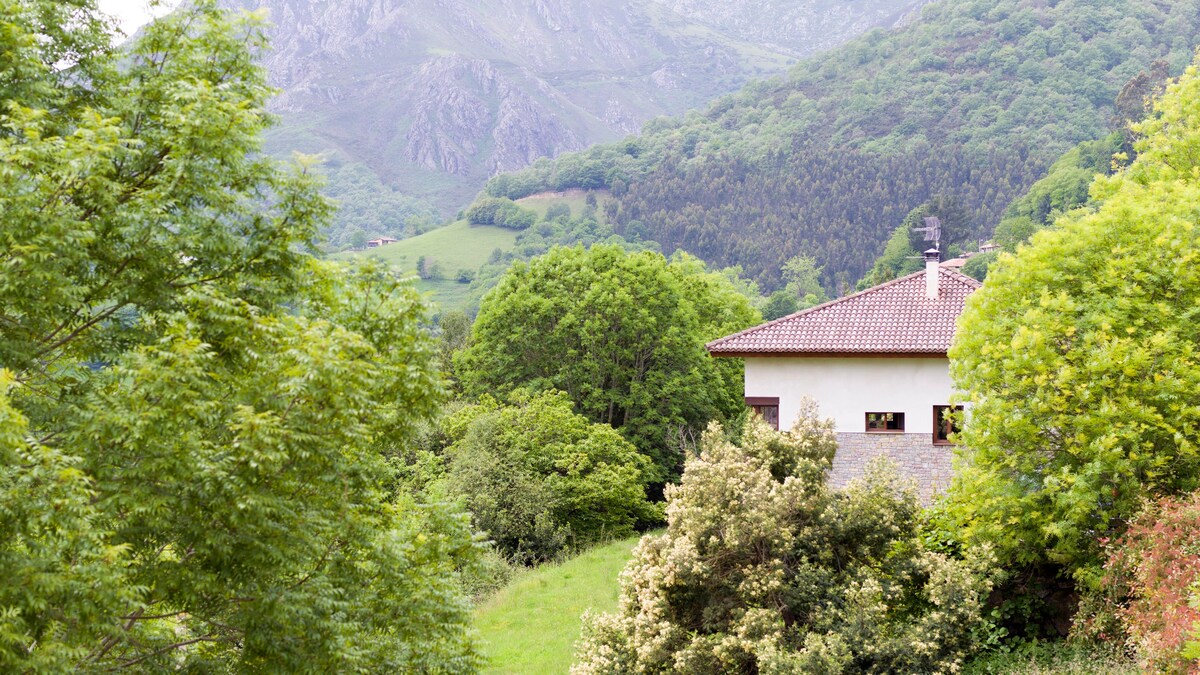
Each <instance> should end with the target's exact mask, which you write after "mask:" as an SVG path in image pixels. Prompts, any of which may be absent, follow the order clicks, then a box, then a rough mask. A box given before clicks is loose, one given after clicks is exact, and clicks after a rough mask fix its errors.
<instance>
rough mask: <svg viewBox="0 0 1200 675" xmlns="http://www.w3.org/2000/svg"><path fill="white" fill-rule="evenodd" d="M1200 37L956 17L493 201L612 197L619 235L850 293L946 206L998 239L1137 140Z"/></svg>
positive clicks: (1132, 14)
mask: <svg viewBox="0 0 1200 675" xmlns="http://www.w3.org/2000/svg"><path fill="white" fill-rule="evenodd" d="M1198 28H1200V2H1197V0H1182V1H1180V2H1170V3H1168V2H1158V1H1153V0H1064V1H1062V2H1058V3H1045V2H1038V1H1031V0H998V1H997V0H969V1H966V2H948V1H943V2H938V3H935V4H931V5H928V6H926V7H925V8H924V9H923V10H922V12H921V16H920V19H919V20H917V21H914V22H913V23H911V24H909V25H907V26H906V27H904V28H902V29H899V30H896V31H892V32H884V31H875V32H872V33H869V34H867V35H865V36H863V37H860V38H858V39H856V40H854V41H852V42H850V43H848V44H846V45H843V46H842V47H840V48H838V49H836V50H834V51H832V52H829V53H827V54H824V55H822V56H818V57H815V58H812V59H809V60H807V61H805V62H803V63H801V64H799V65H797V66H796V67H795V68H794V69H793V70H792V71H791V72H790V73H788V75H787V76H786V77H782V78H776V79H772V80H766V81H758V82H754V83H751V84H749V85H747V86H745V87H744V88H743V89H742V90H741V91H739V92H738V93H736V94H732V95H729V96H726V97H724V98H722V99H720V100H718V101H717V102H716V103H714V104H713V105H711V106H710V107H709V108H708V109H707V110H705V111H703V112H699V113H690V114H688V115H687V116H686V117H684V118H682V119H659V120H655V121H653V122H651V123H649V124H648V125H647V126H646V128H645V131H644V132H643V133H642V135H641V136H638V137H632V138H629V139H626V140H625V141H622V142H620V143H616V144H609V145H603V146H597V147H594V148H591V149H589V150H587V151H585V152H582V153H575V154H569V155H564V156H562V157H560V158H558V159H556V160H554V161H550V160H541V161H539V162H536V163H534V165H532V166H531V167H530V168H529V169H526V170H524V171H521V172H517V173H512V174H504V175H500V176H497V177H495V178H493V179H492V180H491V181H489V184H488V187H487V191H488V192H489V193H490V194H492V195H505V196H509V197H513V198H515V197H520V196H523V195H525V194H530V193H533V192H537V191H540V190H544V189H564V188H569V187H589V188H596V187H605V186H607V187H610V188H611V189H612V190H613V194H614V195H617V196H618V197H619V198H620V200H621V210H620V213H619V214H618V217H617V223H618V228H617V230H618V232H621V231H626V230H628V231H633V232H635V233H637V234H638V235H639V236H643V237H647V238H651V239H655V240H657V241H660V242H661V243H662V244H663V245H664V250H667V251H670V250H672V249H674V248H676V247H678V248H683V249H686V250H688V251H690V252H692V253H695V254H697V255H699V256H701V257H703V258H706V259H708V260H710V261H714V262H716V263H718V264H720V265H735V264H736V265H741V266H743V267H744V268H745V270H746V271H747V273H749V274H750V275H751V276H754V277H756V278H757V279H758V280H759V281H760V282H762V283H764V285H766V286H767V287H768V288H770V287H772V286H774V285H776V284H778V282H779V279H780V276H779V269H780V265H781V263H782V262H783V261H785V260H787V259H789V258H791V257H793V256H795V255H797V254H798V253H804V254H808V255H812V256H814V257H815V258H816V259H817V261H818V262H819V263H820V264H822V265H823V266H824V270H825V277H824V282H825V284H826V285H827V286H828V287H830V288H831V289H841V288H843V287H847V286H850V285H851V284H852V283H853V281H854V280H856V279H858V278H860V277H861V276H862V275H863V273H864V272H865V271H866V270H867V269H868V268H869V267H870V265H871V262H872V261H873V260H874V259H875V258H876V256H878V255H879V254H880V252H882V250H883V248H884V244H885V242H886V240H887V236H888V233H889V232H890V231H891V230H892V229H894V228H895V227H896V226H897V225H899V224H900V222H901V221H902V220H903V219H904V217H905V215H906V214H908V213H909V212H910V211H911V210H912V209H914V208H916V207H919V206H921V205H922V204H923V203H926V202H928V201H930V200H933V199H939V198H940V199H942V200H952V201H954V202H956V203H957V204H958V205H959V207H960V208H961V209H962V210H963V211H964V212H965V213H966V214H968V217H967V221H968V222H967V229H968V231H969V233H970V234H971V236H973V237H975V238H984V237H986V236H987V235H988V234H990V232H991V231H992V229H993V228H994V226H995V225H996V223H997V222H998V221H999V220H1000V218H1001V216H1002V214H1003V213H1004V210H1005V207H1006V206H1007V205H1008V204H1009V202H1010V201H1012V199H1013V198H1014V197H1016V196H1018V195H1020V194H1023V193H1024V192H1025V190H1026V189H1027V188H1028V187H1029V186H1030V185H1031V184H1032V183H1033V182H1034V181H1035V180H1037V179H1038V178H1040V177H1041V176H1042V175H1043V174H1044V172H1045V171H1046V169H1047V168H1048V167H1049V166H1050V164H1051V163H1052V162H1053V161H1054V160H1055V159H1057V158H1058V157H1059V156H1061V155H1062V154H1063V153H1064V152H1065V151H1066V150H1068V149H1069V148H1071V147H1072V146H1074V145H1075V144H1077V143H1079V142H1081V141H1084V140H1089V139H1096V138H1102V137H1104V136H1105V135H1106V134H1107V133H1109V132H1110V131H1111V130H1113V129H1116V128H1118V127H1120V126H1122V125H1123V120H1124V117H1125V115H1124V111H1123V109H1124V108H1125V107H1129V103H1130V101H1131V100H1132V99H1133V98H1136V96H1134V95H1133V92H1135V91H1136V90H1137V89H1138V86H1139V82H1141V83H1144V82H1146V81H1147V80H1153V79H1154V78H1155V73H1156V72H1160V71H1161V70H1162V64H1158V63H1157V62H1158V61H1159V60H1162V61H1165V65H1166V70H1167V71H1169V72H1171V73H1175V74H1177V73H1178V72H1180V71H1181V70H1182V68H1183V66H1184V64H1185V63H1187V62H1188V60H1189V59H1190V57H1191V53H1192V49H1193V48H1194V46H1195V44H1196V42H1197V40H1196V35H1197V33H1198ZM1139 75H1140V77H1139ZM1126 85H1132V86H1128V87H1127V86H1126ZM1123 92H1124V93H1123ZM1118 99H1122V103H1123V104H1124V105H1121V106H1119V105H1117V104H1118ZM1135 103H1136V102H1135ZM1134 107H1136V106H1134Z"/></svg>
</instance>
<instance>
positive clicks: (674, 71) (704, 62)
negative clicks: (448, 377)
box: [227, 0, 924, 209]
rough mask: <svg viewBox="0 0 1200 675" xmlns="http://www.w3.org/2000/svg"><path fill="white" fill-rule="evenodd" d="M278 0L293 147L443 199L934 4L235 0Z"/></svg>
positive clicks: (281, 107) (913, 0)
mask: <svg viewBox="0 0 1200 675" xmlns="http://www.w3.org/2000/svg"><path fill="white" fill-rule="evenodd" d="M227 2H228V3H229V4H230V5H231V6H236V7H241V8H247V9H254V8H257V7H259V6H265V7H266V8H267V10H268V11H269V13H270V17H271V21H272V23H273V24H274V28H273V30H272V51H271V52H270V53H269V54H268V55H266V59H265V61H266V64H267V67H268V69H269V71H270V74H271V78H272V81H273V82H274V83H275V84H276V86H278V87H279V88H280V89H281V90H282V94H281V95H280V96H279V97H278V99H276V101H275V103H274V106H275V108H276V111H277V112H278V113H280V115H281V118H282V121H283V123H282V125H281V128H280V129H279V130H277V131H276V132H275V133H274V135H273V137H272V147H274V148H276V149H278V150H280V151H289V150H291V149H300V150H303V151H306V152H317V151H326V150H332V151H334V152H335V153H337V155H338V156H339V160H340V161H343V162H350V163H362V164H366V165H367V166H368V167H370V168H371V170H373V171H374V172H375V173H377V174H378V175H379V176H380V177H381V178H382V179H383V180H384V181H385V182H386V183H391V184H393V185H395V186H396V187H397V188H399V189H400V190H403V191H406V192H409V193H411V194H414V195H418V196H422V197H425V198H428V199H431V200H433V201H434V202H435V203H436V204H438V205H439V206H441V207H442V208H443V209H447V208H453V207H455V206H459V205H461V204H462V203H463V202H465V201H467V200H468V199H469V198H470V196H471V195H472V194H473V193H474V192H475V191H476V190H478V189H479V187H480V186H481V185H482V183H483V181H484V180H485V179H486V178H487V177H488V176H490V175H492V174H494V173H496V172H498V171H503V170H510V169H516V168H520V167H522V166H525V165H527V164H528V163H530V162H532V161H533V160H534V159H536V158H538V157H541V156H554V155H556V154H558V153H561V152H563V151H567V150H574V149H579V148H582V147H585V146H587V145H590V144H592V143H596V142H600V141H606V140H612V139H615V138H619V137H621V136H623V135H625V134H628V133H631V132H633V131H636V130H637V129H638V128H639V127H640V125H641V124H642V122H644V121H645V120H647V119H649V118H650V117H653V116H656V115H663V114H679V113H682V112H683V111H685V110H687V109H689V108H693V107H698V106H700V105H702V104H704V103H706V102H707V101H709V100H711V99H712V98H715V97H716V96H718V95H720V94H722V93H725V92H728V91H732V90H733V89H734V88H736V87H737V86H738V85H740V84H742V83H743V82H745V81H746V80H747V79H749V78H751V77H755V76H763V75H768V74H772V73H777V72H780V71H781V70H782V69H783V68H784V67H785V66H786V65H787V63H789V62H790V61H791V60H792V59H794V58H796V57H798V56H802V55H804V54H807V53H811V52H813V51H815V50H818V49H824V48H826V47H829V46H832V45H834V44H836V43H838V42H841V41H842V40H845V39H847V38H849V37H852V36H853V35H855V34H858V33H860V32H862V31H864V30H866V29H869V28H871V27H874V26H879V25H888V24H890V23H894V22H895V21H896V20H897V19H898V18H899V17H900V16H902V15H903V14H904V13H905V12H907V11H909V10H911V9H912V8H913V7H915V6H917V5H919V4H921V3H922V2H924V0H842V1H838V0H800V1H796V0H789V1H785V0H776V1H773V2H753V3H752V2H749V0H745V1H738V0H725V1H723V2H717V1H715V0H227Z"/></svg>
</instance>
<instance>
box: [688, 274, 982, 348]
mask: <svg viewBox="0 0 1200 675" xmlns="http://www.w3.org/2000/svg"><path fill="white" fill-rule="evenodd" d="M938 275H939V276H938V288H939V297H938V299H937V300H932V299H930V298H927V297H926V296H925V271H924V270H922V271H920V272H916V273H913V274H910V275H908V276H906V277H900V278H899V279H895V280H892V281H889V282H887V283H885V284H880V285H879V286H875V287H873V288H868V289H867V290H865V291H860V292H858V293H855V294H854V295H848V296H846V297H844V298H838V299H837V300H834V301H832V302H827V303H825V304H823V305H817V306H816V307H810V308H809V309H805V310H802V311H800V312H796V313H795V314H790V315H788V316H785V317H783V318H780V319H776V320H774V321H770V322H768V323H764V324H762V325H761V326H756V327H754V328H750V329H747V330H744V331H742V332H740V333H735V334H733V335H730V336H728V337H723V338H721V339H719V340H714V341H712V342H710V343H708V351H709V352H710V353H711V354H712V355H713V356H745V355H753V354H843V353H845V354H923V355H937V354H945V353H946V350H948V349H949V348H950V340H951V339H952V338H953V337H954V322H955V320H957V319H958V315H959V314H961V313H962V310H963V304H964V303H965V302H966V299H967V296H968V295H970V294H971V293H972V292H974V291H975V290H976V289H977V288H979V286H980V284H979V282H978V281H975V280H974V279H972V278H971V277H968V276H964V275H962V274H960V273H958V272H955V271H954V270H952V269H949V268H946V267H940V268H938Z"/></svg>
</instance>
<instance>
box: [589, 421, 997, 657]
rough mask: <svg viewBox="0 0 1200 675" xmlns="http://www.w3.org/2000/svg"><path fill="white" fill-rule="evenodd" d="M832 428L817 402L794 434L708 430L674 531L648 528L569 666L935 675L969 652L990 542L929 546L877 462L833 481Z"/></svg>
mask: <svg viewBox="0 0 1200 675" xmlns="http://www.w3.org/2000/svg"><path fill="white" fill-rule="evenodd" d="M835 449H836V443H835V440H834V435H833V431H832V423H831V422H828V421H825V422H822V421H819V420H818V419H817V418H816V414H815V408H813V407H811V406H810V407H808V408H807V409H806V414H804V415H802V416H801V418H800V419H799V421H798V422H797V424H796V426H795V427H794V428H793V429H792V430H791V432H788V433H780V432H777V431H774V430H771V429H769V428H768V427H767V426H766V425H765V424H763V423H762V422H761V421H760V420H758V418H753V419H751V420H750V421H749V422H748V426H747V427H746V428H745V430H744V431H743V434H742V440H741V445H740V446H739V445H735V444H734V443H732V442H730V441H729V440H728V438H727V437H726V436H725V435H724V433H723V431H722V430H721V428H720V427H719V426H718V425H715V424H714V425H712V426H710V428H709V430H708V431H707V433H706V434H705V435H704V438H703V440H702V443H701V453H700V455H699V457H695V458H693V459H691V460H689V461H688V463H687V467H686V470H685V472H684V475H683V480H682V483H681V484H680V485H678V486H671V487H670V488H668V491H667V501H668V507H667V521H668V529H667V531H666V533H664V534H661V535H655V536H647V537H644V538H643V540H642V542H641V543H640V544H639V545H638V547H637V548H636V549H635V551H634V559H633V561H631V563H630V564H629V566H628V567H627V568H626V569H625V571H624V572H623V574H622V577H621V602H620V610H619V611H618V612H617V613H616V614H608V615H599V616H590V617H589V618H588V619H587V620H586V622H585V628H584V634H583V638H582V640H581V642H580V646H579V650H578V654H577V659H578V663H577V664H576V665H575V667H574V669H573V672H574V673H577V674H580V675H582V674H586V673H618V672H620V673H649V672H687V673H727V672H759V673H796V672H823V673H840V672H932V671H952V670H955V669H956V668H958V667H959V666H960V665H961V663H962V662H963V660H964V658H965V657H966V656H967V655H968V653H969V652H970V651H971V650H972V648H973V647H972V644H973V638H972V633H973V629H975V628H976V627H977V626H979V625H980V622H981V615H982V610H983V605H984V601H985V599H986V597H987V594H988V591H989V590H990V588H991V580H990V579H991V574H990V571H989V560H990V557H989V555H988V551H987V550H986V549H977V550H976V551H975V552H974V554H972V555H970V556H968V557H967V559H966V560H959V559H954V558H952V557H950V556H947V555H944V554H941V553H935V552H932V551H929V550H927V549H926V548H925V546H924V545H923V543H922V540H921V537H920V536H919V533H918V529H919V528H918V517H917V516H918V512H919V507H918V505H917V503H916V501H915V497H914V496H913V495H912V494H911V492H909V491H907V490H905V489H903V486H902V485H900V484H899V482H898V479H897V478H896V477H895V475H894V474H893V473H891V472H890V471H888V470H886V468H883V467H877V468H876V469H875V470H874V471H873V472H872V473H871V474H870V475H869V476H868V477H867V478H866V479H865V480H863V481H861V482H859V483H857V484H855V485H854V486H852V487H851V488H849V489H847V490H846V491H843V492H837V491H834V490H831V489H830V488H829V487H828V485H827V484H826V480H825V474H826V471H827V470H828V468H829V466H830V464H831V461H832V458H833V454H834V451H835Z"/></svg>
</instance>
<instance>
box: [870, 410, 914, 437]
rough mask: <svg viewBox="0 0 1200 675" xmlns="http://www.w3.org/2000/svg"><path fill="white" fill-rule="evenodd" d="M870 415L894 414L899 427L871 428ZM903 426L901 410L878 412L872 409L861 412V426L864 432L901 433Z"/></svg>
mask: <svg viewBox="0 0 1200 675" xmlns="http://www.w3.org/2000/svg"><path fill="white" fill-rule="evenodd" d="M871 415H894V416H896V417H897V418H898V419H897V421H898V422H899V424H900V428H898V429H872V428H871ZM904 426H905V425H904V413H902V412H897V411H891V412H879V411H875V410H872V411H871V412H867V413H863V428H864V429H866V432H867V433H868V434H902V433H904Z"/></svg>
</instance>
